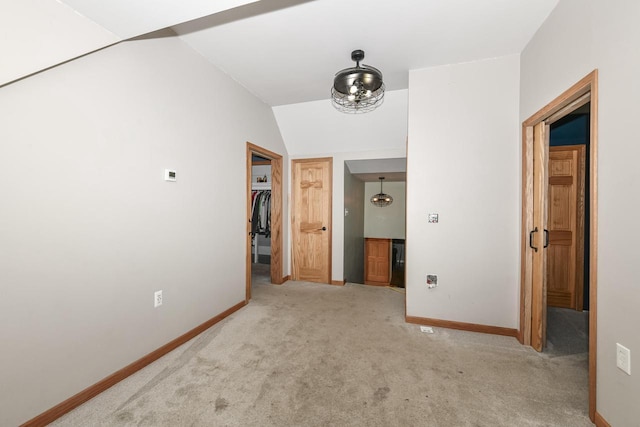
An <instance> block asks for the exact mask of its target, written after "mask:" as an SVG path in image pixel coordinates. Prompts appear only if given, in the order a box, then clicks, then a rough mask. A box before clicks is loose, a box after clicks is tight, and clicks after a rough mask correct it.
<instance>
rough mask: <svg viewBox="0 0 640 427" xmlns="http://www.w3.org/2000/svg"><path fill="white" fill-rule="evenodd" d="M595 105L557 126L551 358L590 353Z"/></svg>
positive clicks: (552, 172) (552, 142) (551, 195)
mask: <svg viewBox="0 0 640 427" xmlns="http://www.w3.org/2000/svg"><path fill="white" fill-rule="evenodd" d="M590 111H591V103H590V102H587V103H586V104H585V105H583V106H581V107H577V108H576V109H575V110H574V111H572V112H571V113H569V114H568V115H566V116H565V117H562V118H561V119H559V120H557V121H556V122H554V123H551V125H550V129H549V170H548V175H549V191H548V212H549V214H548V221H547V222H548V230H549V245H548V253H547V257H548V260H547V322H546V323H547V334H546V338H547V339H546V343H545V345H544V347H543V351H544V353H545V354H547V355H549V356H551V357H558V356H568V355H581V354H584V355H586V354H587V353H588V351H589V221H590V216H589V213H590V212H589V209H588V208H587V207H588V206H589V199H590V197H589V189H590V186H589V175H590V168H589V167H587V165H588V164H589V157H590V156H589V148H590V144H589V133H590Z"/></svg>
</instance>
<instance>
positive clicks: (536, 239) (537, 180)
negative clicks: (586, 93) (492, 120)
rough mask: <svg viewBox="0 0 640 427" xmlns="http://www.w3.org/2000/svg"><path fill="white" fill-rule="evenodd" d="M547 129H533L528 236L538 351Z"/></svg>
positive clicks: (543, 303)
mask: <svg viewBox="0 0 640 427" xmlns="http://www.w3.org/2000/svg"><path fill="white" fill-rule="evenodd" d="M548 147H549V125H547V124H546V123H544V122H541V123H538V124H537V125H536V126H535V127H534V129H533V229H532V230H531V231H530V232H529V246H530V248H531V250H532V285H531V287H532V295H531V346H532V347H533V348H535V349H536V350H537V351H542V350H543V347H544V344H545V342H546V331H547V257H546V253H547V250H546V249H545V246H546V244H545V243H546V242H545V241H546V239H545V230H546V228H547V213H548V210H547V197H546V194H547V192H548V185H549V181H548V180H547V173H548V162H549V153H548Z"/></svg>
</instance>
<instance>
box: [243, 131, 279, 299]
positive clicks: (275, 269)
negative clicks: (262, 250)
mask: <svg viewBox="0 0 640 427" xmlns="http://www.w3.org/2000/svg"><path fill="white" fill-rule="evenodd" d="M254 154H257V155H259V156H261V157H264V158H265V159H269V160H270V161H271V271H270V276H271V283H273V284H276V285H280V284H282V283H283V282H284V281H285V278H284V277H283V275H282V265H283V263H282V156H281V155H280V154H277V153H274V152H273V151H269V150H267V149H265V148H262V147H259V146H257V145H254V144H252V143H250V142H247V197H246V199H247V229H246V232H247V234H246V239H247V251H246V252H247V254H246V272H245V273H246V297H245V300H246V302H249V300H250V299H251V180H252V174H251V166H252V164H253V161H252V158H253V155H254Z"/></svg>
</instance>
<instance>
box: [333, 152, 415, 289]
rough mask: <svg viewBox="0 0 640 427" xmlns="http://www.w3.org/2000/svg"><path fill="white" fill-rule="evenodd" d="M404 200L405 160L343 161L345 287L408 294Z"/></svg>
mask: <svg viewBox="0 0 640 427" xmlns="http://www.w3.org/2000/svg"><path fill="white" fill-rule="evenodd" d="M380 194H385V195H388V196H390V199H391V200H390V201H389V202H386V203H385V202H384V201H381V200H378V201H377V202H373V201H372V198H374V197H375V196H378V195H380ZM405 194H406V158H394V159H372V160H348V161H345V164H344V207H345V211H344V215H345V219H344V263H343V265H344V277H345V281H347V282H351V283H359V284H366V285H372V286H390V287H393V288H397V289H400V290H404V289H403V288H404V287H405V275H404V260H405V250H404V248H405V244H404V243H405V218H406V209H405V207H406V202H405Z"/></svg>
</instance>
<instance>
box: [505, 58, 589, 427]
mask: <svg viewBox="0 0 640 427" xmlns="http://www.w3.org/2000/svg"><path fill="white" fill-rule="evenodd" d="M586 95H589V96H588V97H586V98H587V99H586V101H585V96H586ZM587 102H590V103H591V104H590V106H591V108H590V112H591V115H590V120H589V122H590V135H589V138H590V139H589V144H590V146H589V154H590V163H589V168H590V174H591V175H590V178H589V183H590V188H589V194H590V204H589V212H590V223H589V232H590V236H589V246H590V254H589V262H590V265H589V418H590V419H591V421H594V420H595V415H596V357H597V354H596V353H597V346H596V344H597V336H596V332H597V301H598V292H597V290H598V287H597V285H598V271H597V269H598V197H597V196H598V155H597V154H598V70H594V71H592V72H591V73H589V74H588V75H587V76H585V77H584V78H583V79H581V80H580V81H579V82H577V83H576V84H575V85H573V86H572V87H570V88H569V89H567V90H566V91H565V92H563V93H562V94H561V95H560V96H558V97H557V98H556V99H554V100H553V101H551V102H550V103H549V104H547V105H546V106H545V107H543V108H542V109H541V110H539V111H538V112H537V113H535V114H534V115H532V116H531V117H529V118H528V119H527V120H525V121H524V122H523V123H522V223H521V238H520V240H521V249H520V253H521V264H520V265H521V276H520V328H519V331H518V340H519V341H520V342H521V343H523V344H525V345H531V339H532V331H533V330H535V329H537V325H532V310H533V307H532V304H533V300H534V299H537V300H538V301H541V300H542V298H543V296H542V295H540V293H542V289H533V288H532V286H531V283H532V280H531V279H532V262H531V252H532V250H531V249H530V248H529V241H528V238H529V231H530V230H531V226H532V224H533V204H534V200H533V178H534V177H533V157H534V152H533V140H534V132H533V129H534V126H535V125H537V124H539V123H541V122H547V123H550V122H553V121H556V120H559V119H560V118H562V117H564V116H566V115H567V114H569V113H570V112H572V111H573V110H575V109H577V108H578V107H580V106H581V105H584V104H586V103H587ZM543 196H544V197H546V194H544V195H543ZM543 333H544V331H543Z"/></svg>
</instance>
